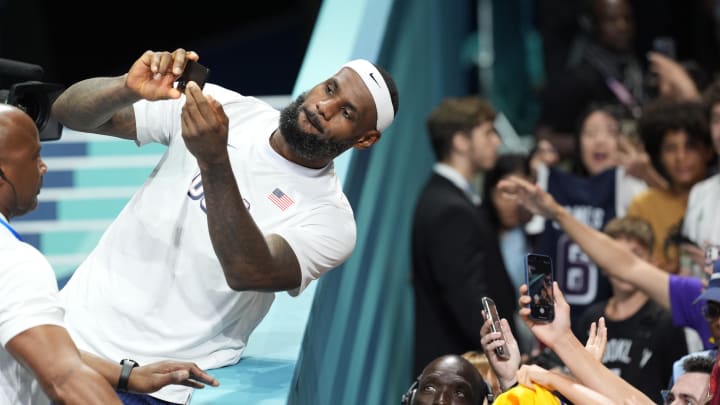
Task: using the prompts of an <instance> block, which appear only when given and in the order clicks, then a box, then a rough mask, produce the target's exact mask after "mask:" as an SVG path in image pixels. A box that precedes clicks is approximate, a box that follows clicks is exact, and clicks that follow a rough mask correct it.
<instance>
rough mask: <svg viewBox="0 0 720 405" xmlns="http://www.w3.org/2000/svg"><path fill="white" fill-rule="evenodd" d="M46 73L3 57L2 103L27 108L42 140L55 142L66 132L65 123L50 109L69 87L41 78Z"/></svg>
mask: <svg viewBox="0 0 720 405" xmlns="http://www.w3.org/2000/svg"><path fill="white" fill-rule="evenodd" d="M43 74H44V72H43V68H42V67H40V66H38V65H33V64H30V63H25V62H18V61H14V60H10V59H3V58H0V103H3V104H10V105H14V106H16V107H18V108H20V109H21V110H23V111H25V112H26V113H27V114H28V115H29V116H30V118H32V119H33V121H35V125H36V126H37V128H38V131H39V132H40V141H43V142H44V141H55V140H58V139H60V136H61V135H62V125H61V124H60V123H59V122H57V120H55V119H54V118H52V116H51V115H50V109H51V107H52V104H53V102H55V99H56V98H58V96H59V95H60V93H62V91H63V90H64V89H65V87H64V86H62V85H60V84H55V83H44V82H41V81H39V80H40V79H42V76H43ZM8 85H9V87H8V88H7V89H5V87H6V86H8Z"/></svg>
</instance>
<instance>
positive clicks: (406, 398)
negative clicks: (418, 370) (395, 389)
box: [400, 374, 422, 405]
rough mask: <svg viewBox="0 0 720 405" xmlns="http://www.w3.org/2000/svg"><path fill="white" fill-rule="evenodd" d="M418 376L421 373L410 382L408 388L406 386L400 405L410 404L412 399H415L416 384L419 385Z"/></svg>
mask: <svg viewBox="0 0 720 405" xmlns="http://www.w3.org/2000/svg"><path fill="white" fill-rule="evenodd" d="M420 377H422V374H420V375H419V376H418V377H417V378H416V379H415V381H413V383H412V384H410V388H408V390H407V391H406V392H405V393H404V394H403V396H402V399H401V400H400V405H412V403H413V401H415V392H416V391H417V389H418V385H420Z"/></svg>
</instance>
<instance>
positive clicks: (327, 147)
mask: <svg viewBox="0 0 720 405" xmlns="http://www.w3.org/2000/svg"><path fill="white" fill-rule="evenodd" d="M305 95H306V93H302V94H300V95H299V96H298V97H297V98H296V99H295V101H293V102H292V103H290V104H289V105H288V106H287V107H285V108H284V109H283V110H282V111H281V112H280V133H281V134H282V137H283V138H284V139H285V142H287V144H288V146H289V147H290V149H292V151H293V153H294V154H296V155H297V156H298V157H300V158H302V159H304V160H308V161H313V162H316V161H325V160H330V159H334V158H335V157H336V156H338V155H339V154H341V153H342V152H344V151H345V150H347V149H348V148H350V146H352V144H353V142H352V141H337V140H333V139H320V138H319V137H318V136H317V135H315V134H310V133H307V132H303V131H302V130H301V129H300V124H299V122H298V118H299V116H300V110H301V109H302V104H303V102H304V101H305Z"/></svg>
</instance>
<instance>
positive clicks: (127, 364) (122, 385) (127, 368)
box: [117, 359, 140, 392]
mask: <svg viewBox="0 0 720 405" xmlns="http://www.w3.org/2000/svg"><path fill="white" fill-rule="evenodd" d="M120 365H121V366H122V369H120V379H119V380H118V384H117V390H118V391H120V392H127V390H128V389H127V388H128V382H129V381H130V372H131V371H132V369H134V368H135V367H138V366H140V364H138V363H137V362H136V361H135V360H130V359H122V360H120Z"/></svg>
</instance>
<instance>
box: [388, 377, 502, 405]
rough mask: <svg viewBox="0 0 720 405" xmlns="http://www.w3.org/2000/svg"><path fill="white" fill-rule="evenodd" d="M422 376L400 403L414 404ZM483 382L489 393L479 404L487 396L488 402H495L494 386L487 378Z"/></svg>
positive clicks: (479, 400)
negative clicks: (492, 386)
mask: <svg viewBox="0 0 720 405" xmlns="http://www.w3.org/2000/svg"><path fill="white" fill-rule="evenodd" d="M420 377H422V374H420V375H419V376H417V378H416V379H415V381H413V383H412V384H410V387H409V388H408V389H407V391H405V393H404V394H403V395H402V398H401V399H400V405H412V403H413V402H414V401H415V393H416V392H417V389H418V386H419V385H420ZM483 384H485V388H486V389H487V394H486V395H485V396H483V397H480V398H478V405H479V404H482V403H483V399H485V398H487V400H488V404H492V403H493V402H495V395H493V392H492V388H491V387H490V384H488V383H487V382H486V381H485V379H483Z"/></svg>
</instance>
